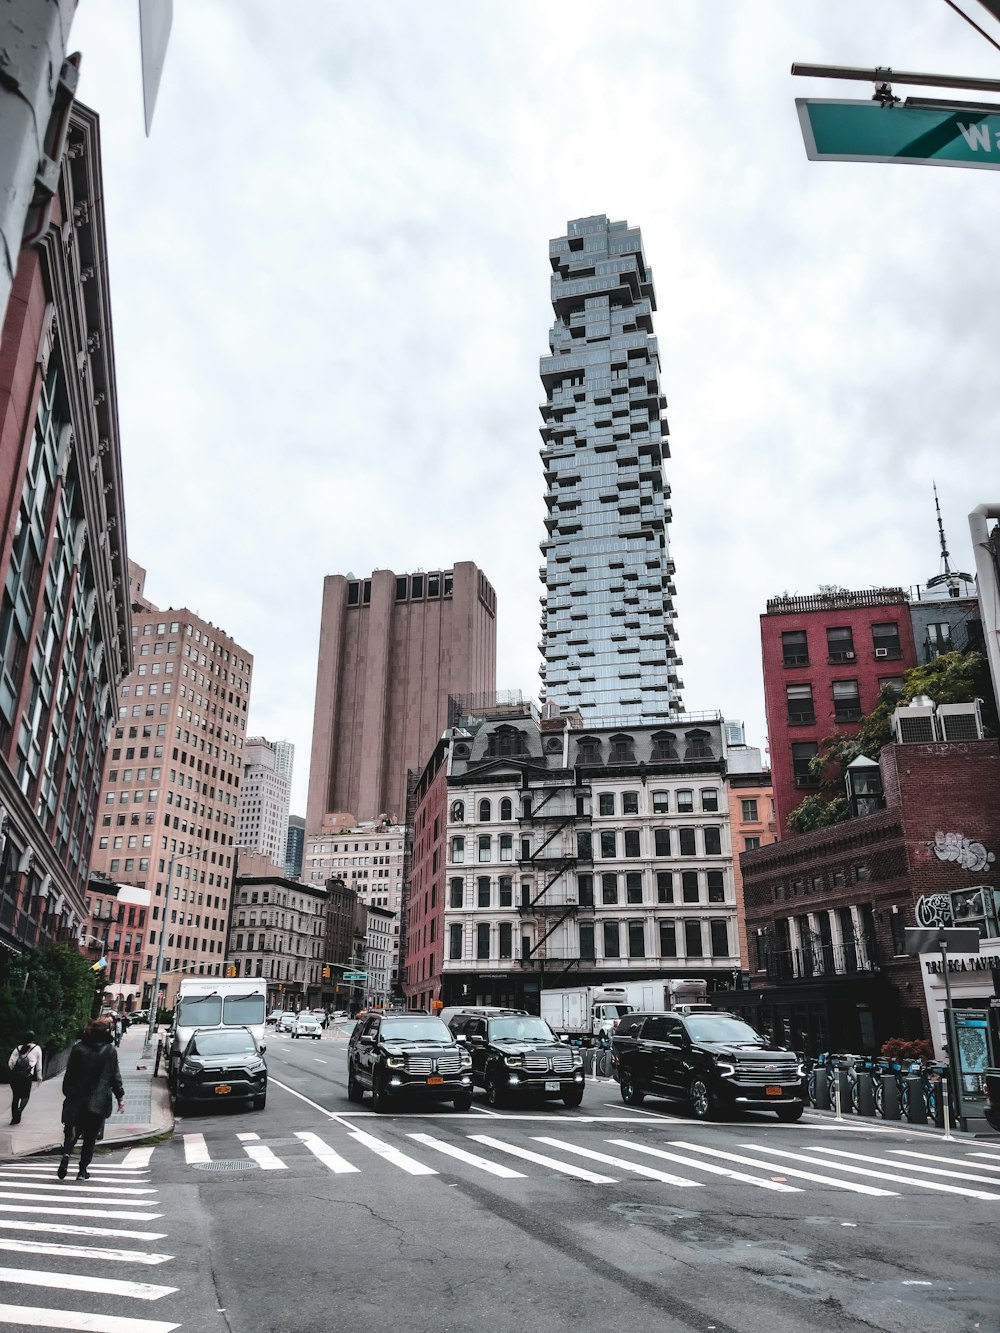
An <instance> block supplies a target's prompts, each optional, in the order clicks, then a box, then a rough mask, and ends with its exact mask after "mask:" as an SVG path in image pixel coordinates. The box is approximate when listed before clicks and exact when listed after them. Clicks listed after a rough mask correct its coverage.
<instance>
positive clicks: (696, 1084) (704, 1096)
mask: <svg viewBox="0 0 1000 1333" xmlns="http://www.w3.org/2000/svg"><path fill="white" fill-rule="evenodd" d="M688 1098H689V1099H690V1102H691V1109H692V1111H694V1118H695V1119H696V1120H714V1119H715V1115H716V1106H715V1094H714V1093H713V1092H712V1090H711V1089H710V1088H709V1086H708V1084H707V1083H706V1082H705V1080H704V1079H703V1078H700V1077H698V1076H695V1078H693V1079H692V1080H691V1087H690V1090H689V1091H688Z"/></svg>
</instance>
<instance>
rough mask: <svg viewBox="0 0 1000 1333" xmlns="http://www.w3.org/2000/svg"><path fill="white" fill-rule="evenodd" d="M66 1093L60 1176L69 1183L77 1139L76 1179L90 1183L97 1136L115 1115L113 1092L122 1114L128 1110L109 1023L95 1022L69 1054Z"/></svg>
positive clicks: (100, 1020)
mask: <svg viewBox="0 0 1000 1333" xmlns="http://www.w3.org/2000/svg"><path fill="white" fill-rule="evenodd" d="M62 1090H63V1098H64V1101H63V1112H62V1121H63V1125H64V1127H65V1130H66V1133H65V1137H64V1138H63V1149H62V1157H61V1158H60V1160H59V1169H58V1170H57V1171H56V1175H57V1176H58V1177H59V1179H60V1180H65V1179H66V1172H67V1171H68V1170H69V1158H70V1153H71V1152H72V1151H73V1148H74V1145H75V1144H76V1141H77V1139H78V1138H82V1140H83V1142H82V1144H81V1146H80V1168H79V1170H78V1171H77V1175H76V1178H77V1180H89V1179H90V1175H89V1173H88V1171H87V1168H88V1167H89V1166H90V1163H91V1160H92V1158H93V1156H94V1144H95V1143H96V1142H97V1136H98V1134H100V1132H101V1129H102V1127H103V1125H104V1122H105V1120H106V1119H107V1118H108V1116H109V1115H110V1114H111V1094H112V1092H113V1093H114V1095H115V1097H116V1098H117V1099H118V1110H119V1111H124V1110H125V1087H124V1084H123V1083H122V1076H121V1071H120V1070H119V1068H118V1052H117V1051H116V1050H115V1047H114V1034H113V1029H112V1026H111V1023H110V1022H109V1021H108V1020H107V1019H105V1018H97V1019H94V1020H93V1021H92V1022H90V1023H88V1024H87V1026H86V1027H85V1028H84V1030H83V1036H82V1037H81V1038H80V1040H79V1041H78V1042H77V1043H76V1045H75V1046H74V1047H73V1049H72V1050H71V1051H70V1053H69V1063H68V1064H67V1065H66V1073H65V1074H64V1075H63V1084H62Z"/></svg>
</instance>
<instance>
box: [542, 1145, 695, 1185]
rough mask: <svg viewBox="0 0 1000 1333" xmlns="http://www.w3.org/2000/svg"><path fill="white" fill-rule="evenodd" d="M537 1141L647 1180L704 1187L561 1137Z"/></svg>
mask: <svg viewBox="0 0 1000 1333" xmlns="http://www.w3.org/2000/svg"><path fill="white" fill-rule="evenodd" d="M535 1142H536V1143H545V1144H547V1145H548V1146H549V1147H550V1148H561V1149H562V1150H563V1152H572V1153H576V1154H577V1156H578V1157H587V1158H589V1159H590V1160H591V1161H592V1162H604V1163H605V1165H607V1166H617V1167H620V1168H621V1170H622V1171H631V1172H632V1174H633V1175H636V1176H645V1177H646V1179H647V1180H658V1181H660V1183H661V1184H663V1185H676V1186H677V1187H678V1188H679V1189H696V1190H697V1189H704V1186H703V1185H702V1183H701V1181H700V1180H685V1178H684V1177H683V1176H672V1175H670V1173H669V1172H667V1171H657V1170H655V1169H654V1168H653V1167H651V1166H639V1165H638V1164H637V1163H635V1162H626V1161H625V1159H624V1158H623V1157H611V1156H609V1154H608V1153H603V1152H595V1151H594V1149H593V1148H581V1147H578V1145H577V1144H575V1143H564V1142H563V1141H562V1140H561V1139H549V1138H545V1137H543V1136H538V1135H536V1136H535Z"/></svg>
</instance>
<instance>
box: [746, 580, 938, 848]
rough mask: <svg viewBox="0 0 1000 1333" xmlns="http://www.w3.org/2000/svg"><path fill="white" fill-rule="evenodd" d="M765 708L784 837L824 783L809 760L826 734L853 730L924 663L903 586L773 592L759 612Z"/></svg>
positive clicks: (854, 733) (846, 734)
mask: <svg viewBox="0 0 1000 1333" xmlns="http://www.w3.org/2000/svg"><path fill="white" fill-rule="evenodd" d="M760 634H761V649H762V657H763V667H764V706H765V710H766V713H767V734H768V743H769V746H770V758H771V775H772V783H773V786H774V804H775V811H776V817H777V824H778V836H779V837H784V836H786V835H787V833H788V824H787V820H788V816H789V814H790V813H791V812H792V810H794V809H795V807H796V806H797V805H798V804H799V803H800V802H801V800H802V798H803V797H804V796H807V795H808V794H809V792H810V791H815V790H816V789H817V788H818V786H819V783H818V781H817V779H815V778H814V777H813V776H812V775H811V774H810V773H809V762H810V760H811V759H812V758H813V756H814V755H815V754H816V752H817V751H818V749H819V747H820V745H821V744H822V742H823V741H824V740H826V739H827V738H828V737H830V736H833V735H842V736H854V735H856V734H857V730H858V726H859V724H860V722H861V719H862V718H863V717H864V715H865V714H866V713H868V712H870V711H871V709H872V708H873V707H874V704H875V701H876V699H877V698H878V695H879V691H880V690H881V689H882V687H883V686H884V685H890V684H895V683H899V682H901V680H902V676H903V673H904V672H905V671H908V670H909V669H910V668H911V667H913V666H916V664H917V654H916V649H915V646H914V641H913V627H912V623H911V618H910V607H909V602H908V600H907V596H906V594H905V593H904V592H903V590H902V589H901V588H869V589H865V590H863V591H861V592H849V591H847V589H840V590H837V591H834V592H825V593H818V594H817V595H815V596H812V597H772V598H771V599H770V600H769V601H768V603H767V613H766V614H765V615H762V616H761V618H760Z"/></svg>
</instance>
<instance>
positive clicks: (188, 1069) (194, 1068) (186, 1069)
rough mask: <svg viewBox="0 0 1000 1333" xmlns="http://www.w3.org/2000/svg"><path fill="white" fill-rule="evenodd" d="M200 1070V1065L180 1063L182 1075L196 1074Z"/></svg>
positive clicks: (186, 1062) (185, 1061) (187, 1061)
mask: <svg viewBox="0 0 1000 1333" xmlns="http://www.w3.org/2000/svg"><path fill="white" fill-rule="evenodd" d="M200 1070H201V1065H194V1064H192V1063H191V1061H190V1060H182V1061H181V1073H182V1074H197V1073H198V1072H199V1071H200Z"/></svg>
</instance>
